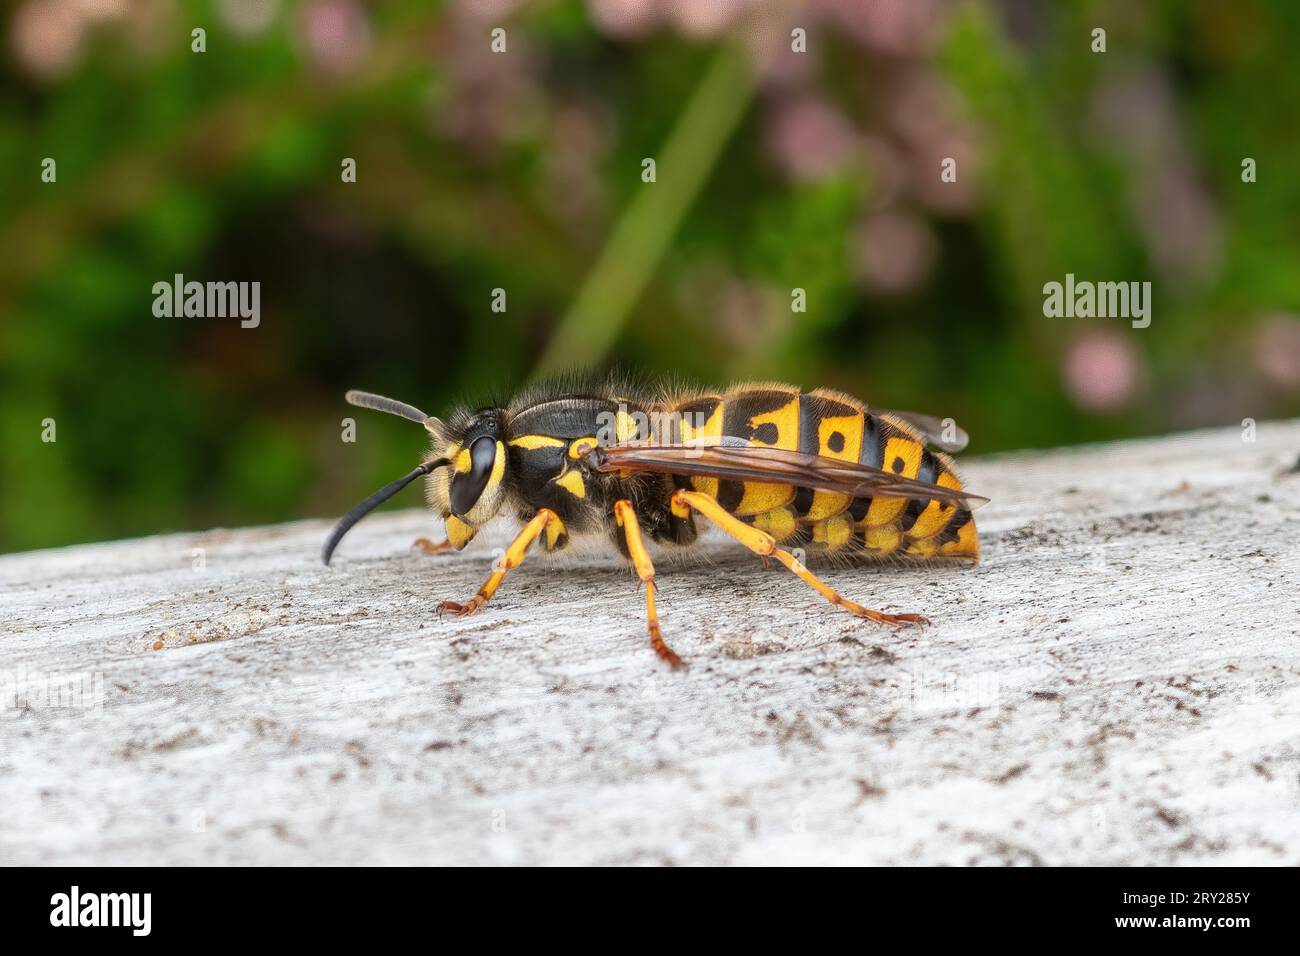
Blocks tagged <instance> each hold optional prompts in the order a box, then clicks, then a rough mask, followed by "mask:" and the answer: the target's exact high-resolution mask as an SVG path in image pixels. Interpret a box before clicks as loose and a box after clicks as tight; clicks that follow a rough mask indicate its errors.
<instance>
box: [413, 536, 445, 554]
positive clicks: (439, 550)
mask: <svg viewBox="0 0 1300 956" xmlns="http://www.w3.org/2000/svg"><path fill="white" fill-rule="evenodd" d="M411 547H413V548H419V549H420V550H421V551H423V552H424V553H425V554H443V553H445V552H447V551H455V550H456V546H455V545H454V544H452V543H451V542H450V541H430V540H429V539H428V538H416V539H415V540H414V541H412V542H411Z"/></svg>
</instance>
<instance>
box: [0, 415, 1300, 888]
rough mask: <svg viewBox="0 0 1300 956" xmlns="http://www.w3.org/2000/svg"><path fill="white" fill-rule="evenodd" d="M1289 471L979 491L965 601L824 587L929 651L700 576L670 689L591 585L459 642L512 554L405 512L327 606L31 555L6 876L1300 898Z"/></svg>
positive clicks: (298, 534) (296, 596) (565, 571)
mask: <svg viewBox="0 0 1300 956" xmlns="http://www.w3.org/2000/svg"><path fill="white" fill-rule="evenodd" d="M1298 453H1300V422H1288V423H1279V424H1272V425H1262V426H1260V429H1259V431H1258V435H1257V440H1256V441H1255V442H1253V443H1247V442H1243V440H1242V433H1241V431H1240V430H1239V429H1236V428H1233V429H1227V430H1222V431H1215V432H1201V433H1195V434H1189V435H1185V436H1178V437H1172V438H1163V439H1157V440H1150V441H1139V442H1131V443H1125V444H1117V445H1108V446H1095V447H1087V448H1079V449H1067V450H1058V451H1053V452H1047V453H1038V454H1026V455H1011V456H1003V457H998V458H988V459H983V460H978V459H976V460H967V462H966V465H965V468H964V472H965V475H966V477H967V479H968V484H969V486H970V487H971V488H972V489H973V490H975V491H978V492H980V493H982V494H986V495H988V496H990V497H991V498H992V499H993V500H992V502H991V503H990V504H988V505H987V506H985V507H984V508H983V509H981V510H980V511H979V513H978V521H979V525H980V532H981V540H982V544H983V551H984V563H983V564H981V565H980V566H979V567H978V568H976V569H973V570H963V569H947V568H912V569H906V568H896V567H870V568H857V569H853V568H831V569H828V570H826V572H825V577H826V579H827V580H828V581H829V582H830V583H832V584H833V585H834V586H836V587H838V588H839V589H841V590H842V591H843V592H844V593H845V594H846V595H847V596H849V597H852V598H855V599H857V600H859V601H862V602H864V603H866V604H868V605H869V606H872V607H876V608H880V609H882V610H888V611H894V612H899V611H914V612H923V613H925V614H928V615H929V616H930V618H931V619H932V621H933V622H934V623H933V624H932V626H930V627H929V628H927V629H925V630H923V631H915V630H905V631H894V630H890V629H887V628H882V627H878V626H876V625H873V624H870V623H868V622H861V621H858V620H856V619H853V618H851V617H849V616H848V615H846V614H844V613H843V612H841V611H838V610H836V609H834V608H831V607H829V606H826V605H824V604H823V603H821V602H820V601H819V600H817V599H816V598H815V596H814V595H812V594H811V592H810V591H808V589H807V588H806V587H805V586H804V585H802V584H801V583H800V582H799V581H797V580H796V579H794V577H793V576H792V575H790V574H789V573H788V572H786V571H785V570H784V569H782V568H779V567H773V568H772V569H769V570H767V571H764V570H762V569H761V567H760V566H759V564H758V562H757V561H755V560H753V559H752V558H751V557H750V556H749V555H748V554H746V553H744V552H743V551H741V550H740V549H739V548H737V547H735V546H733V545H732V544H730V543H729V542H727V541H726V540H722V539H718V538H716V537H714V538H710V539H709V541H708V543H707V545H706V551H707V554H708V555H709V557H710V558H711V559H713V563H712V564H710V565H708V566H706V567H703V568H693V569H691V568H678V567H674V566H673V565H671V564H669V563H666V562H661V563H660V566H659V575H658V583H659V585H660V589H661V590H660V594H659V598H660V600H659V606H660V611H661V614H662V616H663V624H664V633H665V637H666V638H667V639H668V641H669V643H670V644H671V645H672V646H673V647H674V648H675V649H676V650H677V651H678V652H679V653H681V654H682V655H683V656H684V657H685V658H686V659H687V660H688V661H689V662H690V663H691V665H692V666H691V669H690V670H689V671H687V672H685V673H674V672H671V671H669V670H668V669H667V668H666V667H665V666H664V665H663V664H662V663H660V662H659V661H658V660H656V658H655V656H654V654H653V653H652V652H651V650H650V648H649V646H648V644H647V641H646V638H645V633H644V627H643V618H642V614H643V601H642V597H641V595H640V593H639V591H638V587H637V582H636V580H635V578H634V576H633V574H632V572H631V570H630V568H629V567H627V566H625V565H622V564H620V563H619V562H618V561H617V560H616V559H615V558H613V557H611V556H605V555H602V554H597V555H595V556H590V557H586V558H580V559H569V560H567V561H565V562H563V563H559V564H556V565H551V566H548V562H547V561H546V560H545V559H540V560H539V559H537V558H536V557H533V558H530V560H529V561H528V562H526V563H525V564H524V565H523V567H522V568H520V569H519V570H517V571H515V572H513V573H512V575H511V576H510V578H509V579H508V581H507V582H506V584H505V586H504V587H503V588H502V590H501V592H500V593H499V594H498V595H497V597H496V598H495V599H494V600H493V601H492V602H491V603H490V604H489V605H488V606H487V607H486V608H484V610H483V611H482V612H480V613H479V614H478V615H477V616H474V617H470V618H466V619H461V620H457V619H452V618H444V619H441V620H440V619H439V618H438V617H437V616H436V615H435V614H434V610H433V609H434V607H435V606H436V605H437V603H438V601H439V600H441V599H443V598H457V599H463V598H465V597H468V596H469V595H470V594H472V593H473V592H474V590H475V589H476V588H477V587H478V585H479V584H480V583H481V581H482V579H483V578H484V577H485V576H486V575H487V573H488V570H489V565H490V562H491V560H492V551H493V548H497V547H500V546H501V545H502V544H503V542H504V541H505V540H506V535H507V532H506V529H505V528H501V529H500V531H499V532H497V533H495V534H491V535H486V536H485V540H484V541H483V542H476V543H475V544H474V545H472V546H471V547H470V548H469V549H468V550H467V551H466V552H464V553H462V554H459V555H455V554H451V555H439V556H434V557H430V556H427V555H422V554H418V553H415V552H412V551H410V550H409V545H410V543H411V541H412V540H413V539H414V538H415V537H417V536H419V535H429V534H433V535H436V533H437V531H438V528H437V527H436V523H435V522H434V521H433V520H432V519H430V518H429V517H428V515H427V514H424V513H422V512H420V511H402V512H389V513H386V514H384V515H379V516H376V517H374V518H372V519H371V520H369V521H367V522H366V523H364V524H362V525H361V526H360V527H358V528H357V530H356V531H355V532H353V534H352V536H351V537H349V538H348V539H347V540H346V541H345V542H344V544H343V545H342V547H341V548H340V549H339V552H338V554H337V556H336V557H335V563H334V565H333V566H332V567H329V568H325V567H323V566H321V565H320V563H319V560H318V551H319V548H320V544H321V541H322V540H323V538H324V535H325V533H326V531H327V529H328V527H329V524H330V522H328V521H324V520H322V521H308V522H301V523H296V524H290V525H283V526H277V527H267V528H247V529H241V530H230V531H222V530H218V531H210V532H207V533H203V534H183V535H170V536H165V537H156V538H148V539H142V540H134V541H121V542H114V543H109V544H96V545H88V546H80V547H72V548H64V549H59V550H53V551H45V552H36V553H30V554H18V555H9V556H6V557H3V558H0V609H2V610H3V615H2V617H0V692H3V697H2V698H0V806H3V807H4V812H3V813H0V862H3V863H8V864H15V863H21V864H53V863H62V864H76V863H120V864H144V863H160V864H175V863H241V864H242V863H363V862H365V863H505V864H535V863H606V864H621V863H651V864H655V863H665V864H666V863H674V864H700V863H752V864H772V863H794V862H805V863H888V864H900V863H901V864H918V863H919V864H936V863H948V864H968V863H971V864H980V863H984V864H1003V863H1013V864H1016V863H1044V864H1066V863H1071V864H1080V863H1094V864H1189V863H1223V864H1230V863H1231V864H1290V865H1295V864H1297V863H1300V812H1298V811H1300V642H1298V639H1300V618H1298V617H1297V608H1298V607H1300V601H1298V598H1300V593H1298V590H1300V589H1298V584H1300V545H1298V542H1300V508H1298V507H1297V500H1300V473H1297V471H1296V465H1297V454H1298ZM195 549H202V552H201V553H202V558H203V561H202V567H201V568H196V551H195ZM155 647H161V649H159V650H155V649H154V648H155ZM76 688H82V689H83V690H84V693H83V694H82V695H81V696H80V697H78V696H76V695H75V694H73V693H71V692H70V691H71V690H75V689H76ZM60 689H62V690H63V691H64V693H63V695H62V697H60V695H59V691H60Z"/></svg>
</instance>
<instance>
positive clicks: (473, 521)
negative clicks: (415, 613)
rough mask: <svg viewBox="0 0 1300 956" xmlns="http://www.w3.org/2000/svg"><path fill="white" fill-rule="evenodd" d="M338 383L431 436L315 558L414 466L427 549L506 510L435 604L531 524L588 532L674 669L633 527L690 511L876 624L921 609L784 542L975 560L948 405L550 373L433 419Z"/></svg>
mask: <svg viewBox="0 0 1300 956" xmlns="http://www.w3.org/2000/svg"><path fill="white" fill-rule="evenodd" d="M346 397H347V401H348V402H349V403H351V404H352V405H355V406H359V407H362V408H369V409H374V410H377V411H381V412H388V413H390V414H394V415H399V416H401V417H403V418H406V419H409V420H411V421H413V422H417V423H419V424H421V425H423V426H424V428H425V430H426V431H427V432H428V434H429V438H430V449H429V452H428V454H427V455H426V456H425V457H424V460H423V462H422V463H421V464H420V466H419V467H418V468H416V469H415V470H414V471H412V472H411V473H410V474H408V475H405V476H404V477H402V478H399V479H397V480H396V481H394V482H392V483H390V484H388V485H386V486H385V487H384V488H381V489H380V490H379V491H377V492H375V493H374V494H373V495H371V496H370V497H369V498H367V499H366V500H365V501H363V502H361V503H360V504H359V505H357V506H356V507H355V508H353V509H352V510H351V511H350V512H348V514H346V515H345V516H344V517H343V518H342V519H341V520H340V521H339V523H338V524H337V525H336V526H335V528H334V530H333V532H332V533H331V534H330V536H329V539H328V540H327V541H326V542H325V546H324V550H323V552H322V558H323V560H324V561H325V563H326V564H328V563H329V561H330V557H331V556H332V555H333V553H334V549H335V547H336V546H337V545H338V543H339V541H340V540H342V538H343V536H344V535H345V534H347V532H348V531H349V530H350V529H351V528H352V527H353V525H355V524H356V523H357V522H358V521H360V520H361V519H362V518H363V517H365V516H366V515H367V514H369V513H370V512H371V511H373V510H374V509H375V508H377V507H378V506H379V505H381V504H382V503H383V502H385V501H387V500H388V499H389V498H392V497H393V496H394V495H396V494H397V493H398V492H399V491H401V490H402V489H403V488H405V487H406V486H407V485H409V484H410V483H411V482H413V481H415V480H416V479H418V478H426V479H427V497H428V502H429V505H430V507H431V508H432V509H433V511H434V512H435V513H437V514H438V515H439V516H441V518H442V519H443V521H444V523H445V526H446V540H445V541H443V542H440V543H437V544H435V543H433V542H432V541H430V540H429V539H427V538H421V539H419V540H418V541H417V542H416V544H417V545H418V546H420V547H421V548H422V549H423V550H425V551H427V552H429V553H438V552H442V551H449V550H456V551H459V550H461V549H462V548H464V547H465V546H466V545H467V544H469V542H470V541H471V540H473V538H474V536H475V535H476V534H478V532H479V531H480V530H481V529H482V528H483V527H484V526H486V525H487V524H488V523H489V522H490V521H492V520H493V519H494V518H496V517H498V516H500V515H502V514H506V515H510V516H513V517H515V518H517V519H518V522H519V524H520V525H521V528H520V530H519V532H518V534H517V535H516V536H515V538H514V540H513V541H512V542H511V543H510V545H509V546H508V547H507V548H506V549H505V552H504V554H503V555H502V556H501V558H500V559H499V560H498V561H497V562H495V564H494V566H493V569H492V572H491V574H490V575H489V576H488V578H487V580H486V581H485V582H484V584H483V586H482V587H481V588H479V590H478V593H477V594H475V595H474V596H473V597H471V598H470V599H469V600H468V601H465V602H458V601H443V602H442V604H441V605H440V606H439V610H440V611H441V612H445V613H450V614H454V615H466V614H473V613H474V612H476V611H478V610H479V608H481V607H482V606H483V605H484V604H485V603H486V602H487V601H489V600H491V598H492V596H493V595H494V594H495V593H496V592H497V589H498V588H499V587H500V586H501V583H502V581H504V580H505V578H506V575H507V574H508V573H509V572H510V571H511V570H513V569H514V568H516V567H518V566H519V564H520V563H521V562H522V561H523V560H524V556H525V554H527V552H528V549H529V547H530V546H531V545H532V544H533V543H534V542H535V541H537V540H538V539H540V540H541V541H542V545H543V546H544V547H545V549H546V550H547V551H549V552H558V551H561V550H562V549H564V548H565V547H566V546H567V545H568V544H569V543H570V541H571V540H573V539H575V538H577V537H579V536H591V535H600V536H604V537H605V538H606V539H607V540H608V541H609V542H611V543H612V544H613V545H614V546H615V547H616V548H617V549H618V551H619V552H620V553H621V554H622V556H623V558H624V559H626V560H628V561H630V562H631V565H632V567H633V568H634V569H635V571H636V575H637V577H639V578H640V580H641V581H642V582H643V584H644V588H645V600H646V619H647V627H648V630H649V636H650V644H651V646H652V647H653V648H654V651H655V653H656V654H657V655H658V656H659V657H660V658H662V659H663V660H664V661H666V662H667V663H668V664H670V665H672V666H673V667H682V666H684V663H683V661H682V659H681V658H680V657H679V656H678V655H677V654H676V653H675V652H674V651H673V650H672V649H671V648H670V647H669V646H668V645H667V643H665V641H664V639H663V635H662V634H661V632H660V627H659V615H658V612H657V611H656V609H655V594H656V590H655V569H654V564H653V562H652V560H651V553H650V548H649V547H648V543H647V542H648V541H649V542H654V543H655V545H656V546H657V547H661V548H664V549H671V548H686V547H689V546H691V545H692V544H693V543H695V542H696V540H697V538H698V535H699V530H700V529H699V525H698V523H697V518H701V517H702V518H704V519H705V520H706V521H708V522H710V523H712V524H714V525H716V526H717V527H718V528H719V529H721V530H722V531H723V532H725V533H726V534H727V535H730V536H731V537H732V538H734V539H735V540H736V541H738V542H739V543H740V544H742V545H744V546H745V547H746V548H748V549H749V550H751V551H753V552H754V553H755V554H757V555H759V556H761V557H762V558H763V559H764V563H766V562H767V560H768V559H775V560H776V561H778V562H780V563H781V564H783V565H785V567H787V568H789V569H790V570H791V571H792V572H793V573H794V574H795V575H797V576H798V577H799V578H800V579H801V580H803V581H804V582H805V583H807V584H808V585H809V586H811V587H812V588H813V590H815V591H816V592H817V593H818V594H820V595H821V596H822V597H823V598H825V599H826V600H828V601H830V602H831V603H832V604H834V605H838V606H839V607H841V608H844V609H845V610H847V611H849V612H850V613H851V614H854V615H856V616H858V617H862V618H868V619H870V620H872V621H877V622H879V623H882V624H890V625H917V626H920V625H923V624H926V623H928V622H927V621H926V619H925V618H924V617H923V616H922V615H920V614H887V613H884V612H882V611H876V610H872V609H870V608H867V607H864V606H863V605H861V604H858V603H856V602H855V601H851V600H849V599H848V598H846V597H843V596H842V595H841V594H839V593H838V592H837V591H835V590H834V589H833V588H831V587H830V586H828V585H827V584H826V583H824V582H823V581H822V580H821V579H820V578H818V577H817V576H816V575H815V574H813V572H812V571H810V570H809V569H808V568H807V567H806V566H805V564H804V562H803V561H802V560H800V558H799V557H796V553H795V552H800V553H802V554H808V553H827V554H835V555H839V556H846V555H847V556H852V557H876V558H902V559H908V560H916V561H929V560H936V559H964V560H965V561H967V562H969V563H975V562H977V561H978V560H979V539H978V537H977V536H976V531H975V522H974V518H973V515H972V510H973V508H974V507H975V506H977V505H978V504H980V503H982V502H983V501H985V500H986V499H984V498H982V497H980V496H978V495H972V494H970V493H969V492H967V491H966V490H964V489H963V487H962V484H961V481H960V479H959V478H958V476H957V472H956V469H955V467H954V465H953V462H952V459H950V458H949V457H948V455H947V454H945V451H960V450H961V449H962V448H963V447H965V445H966V442H967V438H966V435H965V433H964V432H962V431H961V430H960V429H957V428H956V427H955V424H954V423H952V421H951V420H946V421H940V420H938V419H935V418H932V417H930V416H926V415H919V414H915V413H910V412H896V411H885V410H877V411H871V410H869V409H868V407H867V406H866V404H864V403H863V402H860V401H859V400H857V399H855V398H853V397H851V396H849V395H845V394H843V393H840V392H836V391H832V390H829V389H823V388H819V389H816V390H814V391H811V392H807V393H804V392H801V391H800V389H798V388H795V387H793V386H789V385H780V384H741V385H736V386H733V387H731V388H729V389H727V390H725V391H720V392H698V391H691V392H684V391H676V390H655V391H650V390H648V389H640V388H635V387H628V386H625V385H622V384H620V383H618V382H615V381H614V380H609V381H606V382H602V383H601V384H599V385H595V386H590V385H587V386H583V385H577V384H574V383H563V382H561V383H553V384H551V385H542V386H537V387H534V388H532V389H530V390H528V391H526V392H525V393H524V394H522V395H520V396H519V397H517V398H516V399H514V400H513V401H510V402H507V403H502V404H500V405H496V406H487V407H481V408H474V409H471V408H460V409H457V410H456V411H454V412H453V413H452V414H450V415H449V416H448V417H447V418H446V419H445V420H444V419H440V418H436V417H434V416H432V415H426V414H425V413H424V412H422V411H420V410H419V409H418V408H415V407H414V406H411V405H407V404H405V403H404V402H399V401H396V400H394V399H391V398H384V397H383V396H380V395H374V394H371V393H368V392H359V391H350V392H348V393H347V396H346ZM927 446H929V447H927ZM792 549H793V551H792Z"/></svg>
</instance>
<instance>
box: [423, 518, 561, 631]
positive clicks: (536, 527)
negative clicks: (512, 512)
mask: <svg viewBox="0 0 1300 956" xmlns="http://www.w3.org/2000/svg"><path fill="white" fill-rule="evenodd" d="M554 520H556V518H555V513H554V512H553V511H551V510H550V509H548V508H543V509H542V510H541V511H539V512H537V514H536V515H534V516H533V520H532V521H530V522H528V524H526V525H524V527H523V530H521V531H520V532H519V534H517V535H515V540H513V541H511V542H510V547H508V548H506V553H505V554H503V555H502V556H501V561H500V563H499V564H498V565H497V566H496V567H495V568H493V569H492V574H491V575H489V576H488V579H487V580H486V581H484V582H483V586H482V587H481V588H479V589H478V593H477V594H475V595H474V596H473V597H472V598H470V599H469V601H468V603H465V604H459V603H457V602H456V601H443V602H442V603H441V604H440V605H438V610H439V611H446V612H447V613H448V614H454V615H456V616H457V617H464V616H465V615H466V614H473V613H474V612H475V611H477V610H478V609H479V608H481V607H482V606H483V605H484V604H486V603H487V602H488V599H489V598H491V597H492V595H494V594H496V593H497V588H499V587H501V582H502V581H504V580H505V578H506V573H507V572H508V571H510V569H511V568H517V567H519V565H520V564H521V563H522V562H523V560H524V555H525V554H527V553H528V546H529V545H530V544H532V543H533V542H534V541H535V540H537V538H538V536H539V535H541V533H542V532H543V531H545V530H546V526H547V525H548V524H550V523H551V522H552V521H554Z"/></svg>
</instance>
